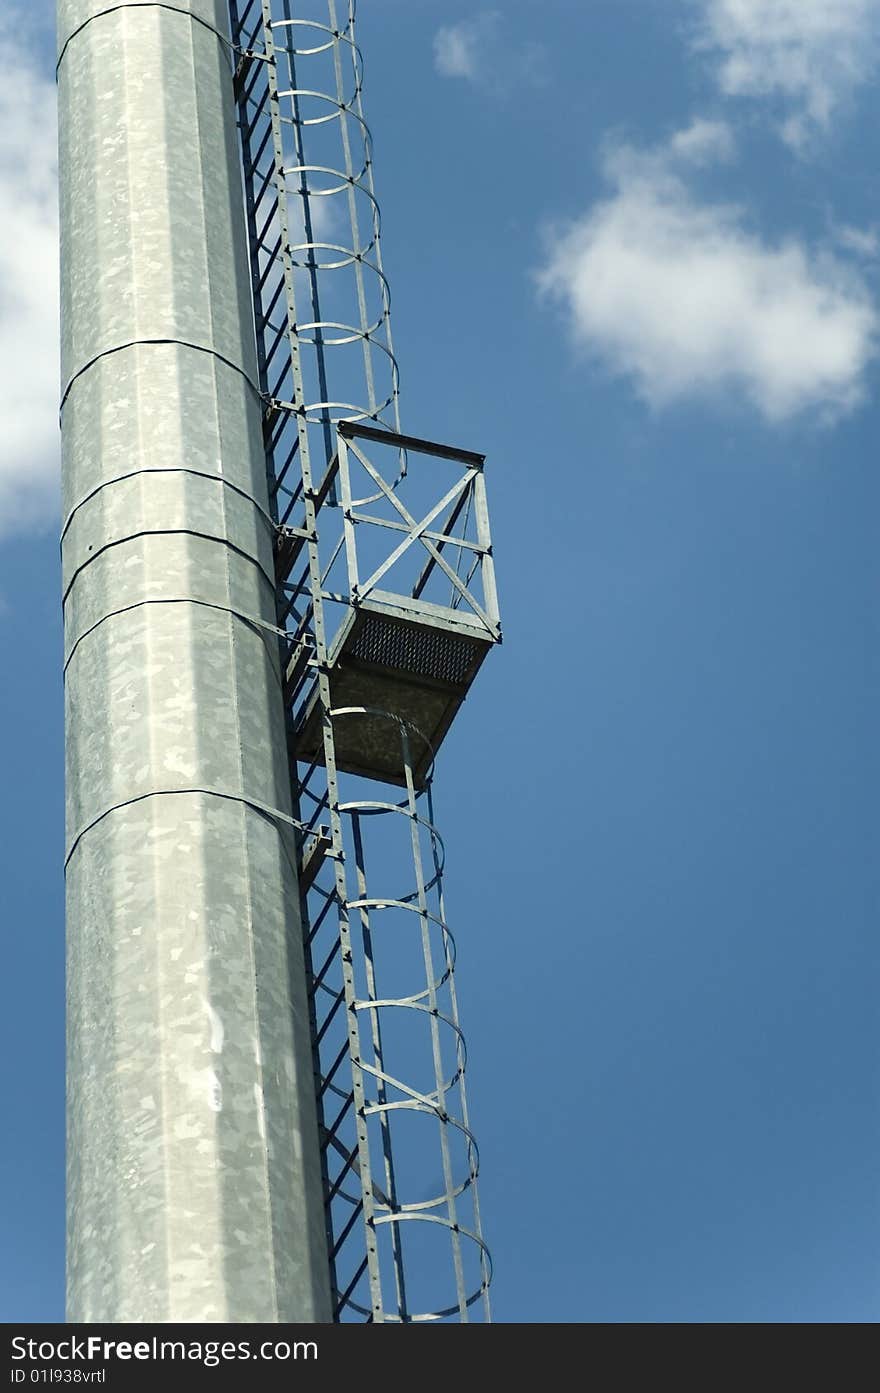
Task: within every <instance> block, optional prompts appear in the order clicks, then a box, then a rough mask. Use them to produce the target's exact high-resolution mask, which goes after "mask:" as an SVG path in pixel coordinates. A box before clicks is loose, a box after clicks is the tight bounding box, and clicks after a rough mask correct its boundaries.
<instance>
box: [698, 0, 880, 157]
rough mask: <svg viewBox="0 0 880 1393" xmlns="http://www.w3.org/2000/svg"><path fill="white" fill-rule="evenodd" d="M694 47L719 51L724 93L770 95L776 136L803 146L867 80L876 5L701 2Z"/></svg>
mask: <svg viewBox="0 0 880 1393" xmlns="http://www.w3.org/2000/svg"><path fill="white" fill-rule="evenodd" d="M700 3H701V4H702V6H703V9H704V22H703V26H702V32H701V36H700V40H699V46H700V47H703V48H708V49H712V50H715V51H716V52H717V53H718V54H719V58H720V62H719V67H718V80H719V83H720V86H721V89H722V91H723V92H725V93H726V94H727V95H729V96H737V97H773V98H776V99H781V101H782V102H783V103H784V106H785V108H786V109H787V113H788V114H787V115H786V117H785V119H784V121H783V122H782V127H781V131H782V135H783V137H784V139H786V140H787V141H788V143H789V144H790V145H792V146H794V147H796V148H802V147H803V146H804V145H805V143H806V142H807V140H808V139H809V137H810V135H811V134H813V133H814V132H815V131H816V130H822V129H825V128H827V126H828V124H829V122H830V120H831V118H832V116H833V115H834V113H835V111H836V110H837V108H838V107H839V106H840V105H841V103H842V102H843V101H845V100H846V98H847V97H848V95H849V94H850V93H851V92H852V90H853V89H854V88H856V87H858V86H859V85H860V84H862V83H864V82H865V81H867V79H868V78H869V76H870V74H871V72H872V69H873V68H874V66H875V63H876V60H877V56H878V40H880V0H700Z"/></svg>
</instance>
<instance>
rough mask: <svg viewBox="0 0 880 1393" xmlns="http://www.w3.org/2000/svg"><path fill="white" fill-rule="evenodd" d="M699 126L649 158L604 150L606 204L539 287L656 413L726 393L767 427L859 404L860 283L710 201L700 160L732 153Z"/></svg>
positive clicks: (870, 323)
mask: <svg viewBox="0 0 880 1393" xmlns="http://www.w3.org/2000/svg"><path fill="white" fill-rule="evenodd" d="M703 127H704V123H696V124H695V126H693V127H691V128H690V130H689V132H685V133H680V134H679V135H678V136H675V137H673V138H672V140H671V141H670V142H669V143H668V144H667V145H666V146H665V147H663V148H662V149H660V150H655V151H652V152H647V153H646V152H644V151H637V150H633V149H632V148H631V147H628V146H617V147H616V148H614V149H611V150H609V151H608V152H607V154H606V158H605V163H604V173H605V177H606V179H607V181H608V182H609V183H610V184H611V186H612V189H611V192H610V194H609V196H608V197H607V198H605V199H603V200H601V201H599V202H598V203H596V204H595V205H594V206H593V207H592V208H591V209H590V210H589V211H588V212H587V213H586V214H585V215H584V216H583V217H582V218H580V219H579V220H577V221H576V222H574V223H573V224H571V225H570V226H568V227H567V228H565V229H562V230H557V231H556V233H555V234H553V235H552V236H551V237H550V239H549V243H548V249H547V256H546V260H545V264H544V266H543V268H542V269H541V271H540V272H539V276H538V280H539V285H540V286H541V288H542V289H543V291H544V292H545V293H546V294H547V295H548V296H550V297H552V298H553V299H555V300H556V301H558V302H559V303H560V304H562V305H563V307H564V308H565V310H566V312H567V315H568V317H569V320H570V324H571V329H572V332H573V335H574V338H575V341H576V342H577V343H578V344H580V345H582V346H583V347H584V348H586V349H587V350H589V351H590V352H591V353H592V354H593V355H595V357H596V358H597V359H599V360H600V361H602V362H604V363H605V364H606V365H607V366H609V367H610V368H611V369H612V370H613V371H615V372H616V373H618V374H621V375H623V376H626V377H628V378H630V379H631V380H632V381H633V383H634V385H635V387H636V390H637V392H638V393H639V395H640V396H641V397H642V398H643V399H644V400H646V401H647V402H649V403H650V404H652V405H654V406H662V405H664V404H666V403H670V402H674V401H677V400H681V399H686V398H692V397H695V396H699V395H705V394H707V393H718V392H725V393H728V394H730V393H735V394H737V395H739V396H740V397H745V399H746V400H747V401H749V402H750V403H751V404H752V405H753V406H755V407H756V408H757V409H758V410H759V411H760V412H761V413H762V415H763V416H764V417H765V418H766V419H768V420H770V421H780V420H783V419H784V418H786V417H790V416H792V415H794V414H796V413H797V412H799V411H802V410H804V409H807V408H811V407H812V408H816V407H818V408H820V409H823V410H825V411H830V412H840V411H843V410H846V409H849V408H852V407H853V406H855V405H856V404H857V403H858V402H859V400H860V399H861V397H862V394H863V376H864V371H865V368H866V365H867V363H868V362H869V360H870V359H871V358H872V357H873V355H874V352H875V339H876V334H877V329H878V316H877V312H876V310H875V308H874V306H873V303H872V301H871V298H870V295H869V293H868V290H867V288H866V286H865V284H864V282H863V280H862V279H861V278H860V276H859V274H858V273H857V272H856V271H855V269H854V268H853V266H852V265H851V263H849V262H847V261H844V260H841V259H840V258H839V257H835V256H833V255H832V254H831V252H830V251H811V250H810V249H809V248H808V247H807V246H806V245H804V244H803V243H802V242H801V241H799V240H797V239H796V238H788V239H786V240H783V241H781V242H778V243H772V244H771V243H768V242H766V241H763V240H762V239H761V238H760V237H759V236H757V235H756V234H755V233H754V232H753V231H751V230H750V229H749V228H748V226H747V223H746V220H745V216H744V214H743V211H742V209H740V208H738V207H735V206H731V205H723V204H717V203H706V202H702V201H701V200H700V198H699V197H698V195H697V193H696V192H695V190H694V188H693V167H694V164H695V158H694V157H695V155H696V154H699V156H700V158H701V159H702V158H703V156H705V154H706V151H707V149H708V148H709V147H711V146H712V145H713V144H714V146H715V149H716V151H722V150H723V151H724V152H725V153H726V154H730V152H731V146H730V144H729V143H727V141H726V140H725V138H724V137H723V136H722V135H721V131H720V130H716V131H715V133H714V135H713V136H712V138H711V140H710V139H709V138H708V133H707V132H706V131H705V129H703ZM701 129H702V130H703V135H702V138H697V135H696V134H695V132H698V131H700V130H701ZM728 135H729V133H728Z"/></svg>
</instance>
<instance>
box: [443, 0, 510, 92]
mask: <svg viewBox="0 0 880 1393" xmlns="http://www.w3.org/2000/svg"><path fill="white" fill-rule="evenodd" d="M499 23H500V16H499V14H498V11H497V10H484V11H482V12H481V13H480V14H477V15H474V17H473V18H472V19H465V20H462V22H461V23H460V24H445V25H443V26H442V28H440V29H438V30H437V33H436V34H435V36H434V66H435V67H436V69H437V71H438V73H439V74H440V76H441V77H463V78H466V79H468V80H469V81H471V82H475V81H477V79H478V78H479V77H480V75H481V72H482V70H483V68H484V66H485V65H486V64H487V62H488V61H489V53H488V50H489V47H490V45H491V43H492V40H493V39H494V38H495V37H496V36H497V33H498V29H499Z"/></svg>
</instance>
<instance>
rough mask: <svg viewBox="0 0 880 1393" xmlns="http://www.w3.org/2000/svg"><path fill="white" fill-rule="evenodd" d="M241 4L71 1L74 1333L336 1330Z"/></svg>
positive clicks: (65, 217)
mask: <svg viewBox="0 0 880 1393" xmlns="http://www.w3.org/2000/svg"><path fill="white" fill-rule="evenodd" d="M227 32H228V30H227V11H226V4H225V0H175V3H174V4H173V5H172V4H162V3H146V4H145V3H144V2H143V0H129V3H123V4H120V3H119V0H113V3H112V4H111V3H110V0H58V45H59V55H60V63H59V123H60V168H61V224H62V394H63V395H62V439H63V479H64V483H63V489H64V524H63V540H62V551H63V569H64V582H63V584H64V613H65V683H66V722H67V935H68V1229H69V1232H68V1318H69V1319H70V1320H71V1321H77V1322H84V1321H297V1320H303V1321H326V1320H329V1319H331V1299H330V1289H329V1262H328V1253H327V1244H326V1236H325V1226H324V1217H323V1196H322V1177H321V1163H320V1151H319V1138H318V1126H317V1115H316V1105H315V1099H314V1083H313V1066H312V1054H311V1044H310V1038H309V1014H308V1005H307V992H306V978H305V967H304V959H303V946H302V936H301V927H300V918H299V896H298V890H297V882H296V869H295V867H296V847H295V841H294V827H293V824H292V818H291V791H290V774H289V770H288V765H287V753H286V742H285V727H284V715H283V706H282V696H281V674H280V668H279V651H278V635H277V632H276V630H275V629H274V625H275V590H274V586H275V581H274V570H273V527H272V519H271V517H270V514H269V505H268V499H267V488H266V478H265V459H264V452H263V443H262V428H261V400H260V396H259V390H258V385H257V374H258V370H257V359H256V352H255V347H254V342H253V324H252V308H251V297H250V287H249V279H248V261H247V250H246V241H245V230H244V218H243V211H242V197H241V188H240V176H239V172H238V168H239V166H238V153H237V148H236V135H235V129H234V122H233V111H234V106H233V97H232V89H231V76H230V54H229V44H228V40H227Z"/></svg>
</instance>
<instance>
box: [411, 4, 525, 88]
mask: <svg viewBox="0 0 880 1393" xmlns="http://www.w3.org/2000/svg"><path fill="white" fill-rule="evenodd" d="M434 67H435V68H436V70H437V72H438V73H439V74H440V76H441V77H460V78H463V79H464V80H465V81H466V82H471V83H474V84H479V85H480V86H481V87H483V88H484V89H485V90H486V91H487V92H489V93H491V94H492V95H493V96H495V97H498V96H502V97H503V96H508V95H510V93H512V92H514V91H517V90H519V89H520V88H522V87H523V86H524V85H526V86H529V87H542V86H544V85H545V83H546V82H547V81H548V78H549V71H550V65H549V58H548V52H547V49H546V48H545V47H544V45H543V44H540V43H536V42H535V41H534V40H531V39H524V38H522V37H521V36H520V35H519V34H518V33H516V32H514V31H512V30H511V28H510V26H505V25H504V24H503V23H502V17H501V14H500V12H499V11H498V10H479V11H478V12H477V13H476V14H475V15H473V16H472V17H471V18H470V19H465V20H462V21H461V22H460V23H459V24H445V25H443V26H442V27H441V28H440V29H438V30H437V33H436V34H435V35H434Z"/></svg>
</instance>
